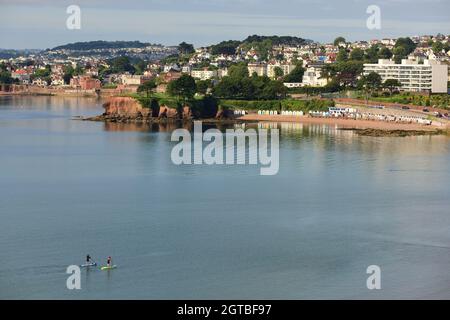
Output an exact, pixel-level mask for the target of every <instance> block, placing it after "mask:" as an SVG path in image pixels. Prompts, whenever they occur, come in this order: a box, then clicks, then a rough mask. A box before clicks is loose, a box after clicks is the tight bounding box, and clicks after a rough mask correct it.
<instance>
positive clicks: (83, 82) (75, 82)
mask: <svg viewBox="0 0 450 320" xmlns="http://www.w3.org/2000/svg"><path fill="white" fill-rule="evenodd" d="M70 86H71V87H74V88H77V89H81V90H95V89H100V87H101V82H100V80H98V79H94V78H91V77H89V76H76V77H73V78H72V79H70Z"/></svg>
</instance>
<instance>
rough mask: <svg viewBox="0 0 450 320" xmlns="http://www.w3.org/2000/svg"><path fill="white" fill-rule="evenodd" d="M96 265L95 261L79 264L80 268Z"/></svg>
mask: <svg viewBox="0 0 450 320" xmlns="http://www.w3.org/2000/svg"><path fill="white" fill-rule="evenodd" d="M96 265H97V262H91V263H85V264H82V265H80V267H81V268H87V267H95V266H96Z"/></svg>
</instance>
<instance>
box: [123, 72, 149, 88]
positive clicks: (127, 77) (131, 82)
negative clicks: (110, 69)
mask: <svg viewBox="0 0 450 320" xmlns="http://www.w3.org/2000/svg"><path fill="white" fill-rule="evenodd" d="M120 81H121V83H122V84H124V85H127V86H139V85H141V84H143V83H144V82H145V78H144V77H143V76H141V75H131V74H122V75H121V76H120Z"/></svg>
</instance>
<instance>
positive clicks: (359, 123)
mask: <svg viewBox="0 0 450 320" xmlns="http://www.w3.org/2000/svg"><path fill="white" fill-rule="evenodd" d="M238 119H239V120H244V121H271V122H299V123H308V124H326V125H336V126H338V127H342V128H355V129H376V130H405V131H409V130H411V131H430V132H433V131H436V130H438V129H440V130H448V129H450V127H449V124H448V123H447V124H446V125H442V126H441V125H439V126H438V125H436V124H434V125H421V124H409V123H397V122H386V121H375V120H359V119H358V120H354V119H344V118H319V117H317V118H315V117H309V116H288V115H259V114H246V115H243V116H240V117H239V118H238ZM442 123H444V122H442Z"/></svg>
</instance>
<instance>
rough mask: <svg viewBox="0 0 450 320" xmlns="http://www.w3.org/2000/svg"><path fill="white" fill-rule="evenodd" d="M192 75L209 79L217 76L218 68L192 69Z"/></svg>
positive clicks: (196, 77)
mask: <svg viewBox="0 0 450 320" xmlns="http://www.w3.org/2000/svg"><path fill="white" fill-rule="evenodd" d="M191 77H193V78H195V79H200V80H209V79H213V78H216V77H217V70H208V69H207V68H206V69H203V70H192V71H191Z"/></svg>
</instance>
